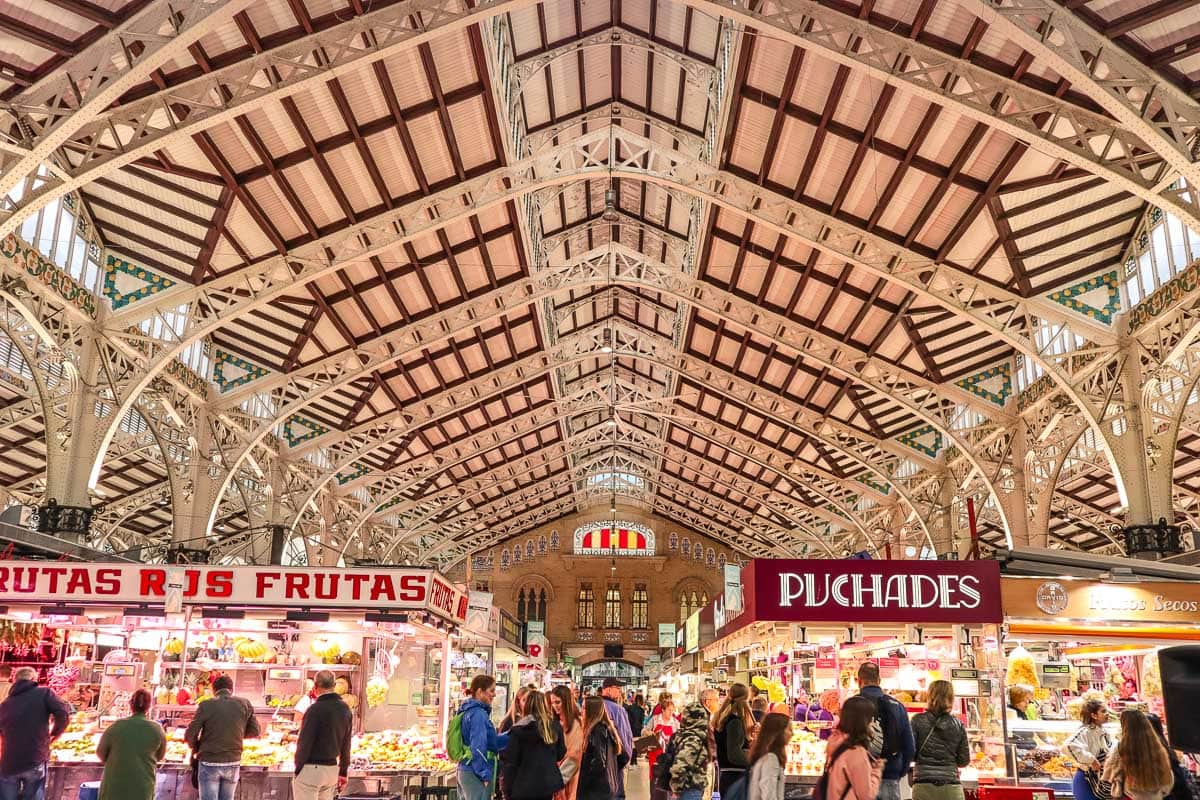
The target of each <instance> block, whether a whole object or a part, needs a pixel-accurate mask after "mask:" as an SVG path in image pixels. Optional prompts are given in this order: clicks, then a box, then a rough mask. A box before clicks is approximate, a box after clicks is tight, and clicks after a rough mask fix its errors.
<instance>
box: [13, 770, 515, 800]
mask: <svg viewBox="0 0 1200 800" xmlns="http://www.w3.org/2000/svg"><path fill="white" fill-rule="evenodd" d="M458 796H459V800H492V782H491V781H488V782H487V783H484V782H483V781H481V780H479V776H478V775H476V774H475V773H474V772H472V771H471V770H470V769H463V768H459V770H458ZM0 800H3V798H0Z"/></svg>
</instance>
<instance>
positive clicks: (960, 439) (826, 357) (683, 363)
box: [214, 265, 1005, 517]
mask: <svg viewBox="0 0 1200 800" xmlns="http://www.w3.org/2000/svg"><path fill="white" fill-rule="evenodd" d="M643 266H644V265H643ZM640 270H641V268H640V267H639V271H640ZM616 274H617V275H620V274H621V273H620V272H619V271H617V272H616ZM688 280H690V279H688ZM695 283H696V284H697V286H698V287H703V286H705V285H704V284H702V283H701V282H698V281H697V282H695ZM703 291H712V290H711V289H703ZM681 299H684V300H685V301H688V302H692V303H693V305H695V304H696V296H695V295H693V296H692V297H690V298H689V297H687V296H682V295H681ZM739 307H740V308H742V309H746V305H745V304H744V303H742V304H740V306H739ZM716 311H717V313H718V314H722V312H723V314H724V316H726V317H727V318H728V317H732V318H733V320H734V321H735V322H739V323H740V322H742V320H741V319H740V318H739V316H738V315H737V314H736V313H735V312H734V310H733V309H725V308H717V309H716ZM751 313H753V314H754V315H755V316H765V315H767V312H760V311H756V310H753V311H752V312H751ZM478 323H479V320H478V318H473V319H472V325H473V326H474V325H477V324H478ZM616 331H617V332H618V333H622V334H624V335H625V336H627V337H628V338H629V340H630V341H634V340H636V341H640V342H643V343H645V342H646V341H651V342H657V345H656V346H657V348H658V349H657V350H656V351H645V350H634V351H632V353H630V355H633V356H634V357H636V358H646V360H653V361H656V362H658V363H660V364H661V365H662V366H663V367H664V368H666V369H673V370H682V371H684V372H699V373H703V372H704V371H710V372H711V371H713V370H717V371H718V372H720V378H719V380H720V381H721V382H723V383H725V384H727V385H729V384H732V385H735V386H737V387H740V388H741V391H742V392H743V393H745V392H750V393H752V394H763V395H768V396H775V397H778V395H777V394H776V393H775V392H774V391H772V390H769V389H765V388H762V387H754V386H753V384H750V383H749V382H748V381H744V380H742V379H740V378H738V377H737V376H736V375H735V374H733V373H730V372H727V368H725V367H724V366H722V365H714V364H711V363H709V362H706V361H701V360H700V359H696V358H695V357H693V356H689V355H687V354H685V353H681V352H679V353H676V352H672V351H673V350H674V343H673V342H670V341H667V340H659V339H658V338H657V337H656V336H654V335H652V334H650V332H649V331H644V330H634V329H631V328H627V327H626V326H624V325H619V326H618V327H617V329H616ZM768 335H770V334H768ZM803 338H804V341H800V342H793V343H791V346H794V347H796V349H797V350H798V351H799V352H802V353H803V354H804V356H805V357H806V358H809V359H811V360H813V361H815V362H816V363H821V364H824V365H825V366H826V367H828V368H829V369H831V370H832V371H835V372H837V373H838V374H841V375H844V376H846V377H847V378H848V379H850V380H854V381H857V382H859V383H861V384H862V385H863V386H865V387H867V388H869V389H871V390H873V391H875V392H876V393H878V394H880V395H881V396H885V397H888V398H889V399H890V400H892V401H893V402H895V403H897V404H898V405H900V406H901V407H903V408H905V409H906V410H908V411H909V412H910V413H912V414H914V415H915V416H917V417H918V418H921V419H924V420H925V421H926V422H928V423H929V424H930V425H932V426H934V427H935V429H937V430H938V431H939V432H940V433H941V434H942V435H943V436H945V437H946V438H947V440H949V441H952V442H954V443H955V444H956V445H957V446H958V447H959V449H960V450H961V451H962V453H963V455H964V457H965V458H966V459H967V460H968V461H969V462H970V464H971V465H972V466H973V468H974V469H975V470H976V471H977V472H978V474H979V477H980V479H981V480H982V481H983V483H984V485H985V486H986V487H987V489H988V492H989V493H990V494H992V495H994V496H996V491H995V487H994V486H992V483H991V477H990V472H989V471H988V470H986V469H984V466H983V463H982V462H980V461H979V460H978V456H977V455H976V452H977V451H978V452H980V453H982V452H983V449H984V448H985V447H986V445H987V443H988V442H989V441H990V440H992V439H994V438H996V437H997V436H1003V435H1004V432H1005V428H1004V427H1003V426H999V425H994V424H992V423H990V422H989V423H987V424H986V426H985V427H984V428H983V429H981V430H979V431H975V430H973V429H959V430H956V429H955V428H954V427H953V421H952V419H951V418H949V417H946V418H943V417H941V416H939V415H938V413H937V408H936V407H935V408H933V409H932V410H931V409H928V408H925V407H922V406H921V405H919V404H918V403H915V402H913V401H912V400H910V399H908V398H907V397H905V396H904V394H903V393H901V392H900V391H898V387H899V386H901V383H902V382H901V381H900V379H899V377H898V376H894V375H893V376H891V380H890V382H888V381H887V380H886V377H887V373H888V371H889V370H890V369H891V368H890V366H889V365H886V364H881V365H880V366H878V367H876V368H875V374H874V375H873V376H870V377H864V376H863V375H860V374H855V373H853V371H852V370H850V369H848V368H847V365H846V364H844V363H841V362H839V361H838V359H837V349H838V348H839V347H840V344H838V343H836V342H835V343H829V342H824V341H822V340H821V337H819V336H816V335H813V336H809V335H808V334H807V333H806V334H804V336H803ZM594 339H595V336H594V335H593V336H592V337H585V338H578V339H576V338H573V339H570V340H567V341H568V343H567V345H565V346H564V347H562V348H556V349H555V350H552V351H550V352H540V353H537V354H534V355H533V356H530V357H529V358H527V359H523V360H522V361H521V362H518V364H517V365H514V366H512V367H507V368H504V369H503V370H501V371H500V372H499V373H497V374H489V375H487V376H486V380H487V382H489V383H492V384H494V385H499V386H511V385H513V380H515V379H528V378H529V377H532V376H528V375H526V374H525V372H526V370H527V369H528V368H529V366H530V365H531V364H532V365H534V366H536V367H541V368H542V371H541V372H539V373H537V374H544V372H545V370H546V365H550V368H551V369H552V368H553V367H554V366H561V365H563V364H564V363H565V361H566V360H568V358H572V359H575V358H580V357H584V358H586V357H593V356H594V355H595V354H596V352H598V351H600V345H599V343H598V342H596V341H594ZM589 343H590V344H592V345H594V346H592V347H589V348H587V349H584V350H578V348H580V345H583V344H589ZM575 350H578V353H577V354H575ZM400 357H401V354H395V353H392V352H390V351H389V354H388V360H389V361H391V360H397V359H398V358H400ZM355 363H356V364H357V369H355V370H352V371H350V372H348V373H347V374H346V375H343V376H342V377H341V378H340V379H339V381H340V383H334V384H333V385H331V386H329V387H324V388H322V389H321V390H320V394H327V393H329V392H332V391H335V390H336V388H337V387H338V385H344V384H345V383H347V382H349V381H351V380H354V379H357V376H358V375H360V374H362V372H363V371H364V370H365V371H367V372H370V371H371V370H373V369H376V368H378V365H377V364H375V365H371V364H359V363H358V362H357V360H356V362H355ZM864 371H866V370H864ZM308 382H309V381H306V383H308ZM914 385H915V388H914V391H913V393H914V395H917V396H920V395H921V394H923V393H926V392H931V391H932V389H931V387H929V386H924V385H920V384H919V383H917V384H914ZM470 388H471V390H472V391H471V392H470V393H469V394H467V395H465V397H466V398H467V400H468V401H469V402H473V401H474V400H475V398H476V397H477V391H475V387H474V386H471V387H470ZM444 394H450V395H453V394H454V392H453V390H452V391H451V392H449V393H444ZM310 396H311V392H310ZM318 396H319V395H318ZM231 402H238V398H237V397H235V398H231ZM304 402H309V400H305V401H304ZM433 402H438V401H437V399H436V398H434V399H433ZM303 404H304V403H302V402H301V401H299V400H297V401H294V402H293V403H292V404H290V405H288V406H287V407H285V408H280V409H279V411H278V412H277V414H276V415H275V416H274V417H273V418H272V419H270V420H267V421H266V422H264V423H262V424H260V426H259V428H258V433H257V434H256V435H254V436H251V437H249V439H248V441H245V442H243V447H242V450H241V451H240V452H239V454H238V456H236V457H235V458H234V459H233V460H232V462H231V463H230V464H229V467H228V469H229V471H228V472H227V473H226V477H225V480H224V482H223V484H222V488H221V491H220V492H219V493H218V497H220V496H221V495H223V494H224V491H225V488H226V487H227V486H228V484H229V482H230V481H231V480H232V476H233V475H234V474H235V472H236V470H237V468H238V467H239V466H240V465H241V463H242V461H243V460H244V458H245V456H246V455H247V454H248V453H249V452H250V451H251V450H252V449H253V447H254V446H256V445H257V444H258V443H259V442H260V441H262V439H263V438H264V437H265V436H266V435H267V434H269V433H270V431H271V430H273V429H274V428H275V426H276V425H277V424H278V423H279V421H280V420H281V419H287V418H288V416H290V415H291V414H292V413H295V411H297V410H298V409H299V408H302V407H303ZM457 408H458V404H456V405H455V406H454V410H457ZM226 413H231V410H228V409H227V410H226ZM372 424H377V423H372ZM389 435H392V434H391V432H389ZM360 455H362V454H360ZM914 455H915V453H914ZM351 463H352V462H351ZM344 466H345V465H339V468H344ZM214 513H215V511H214ZM1001 516H1002V517H1003V511H1001Z"/></svg>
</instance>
